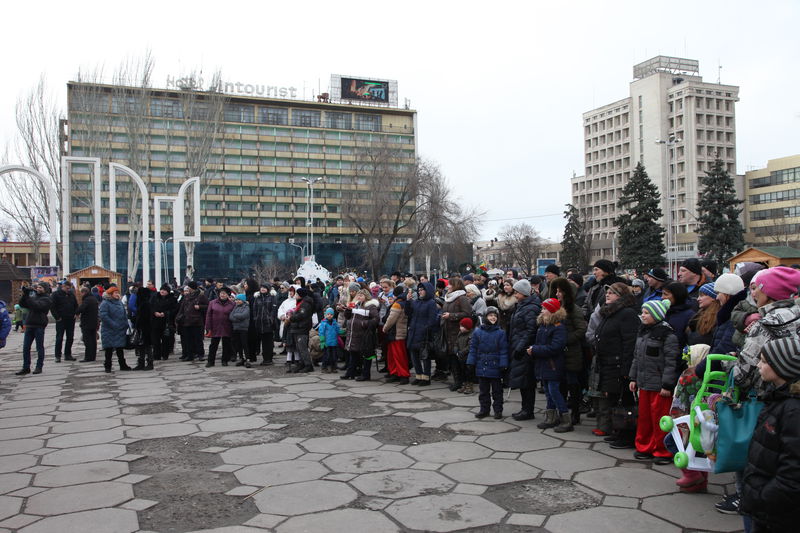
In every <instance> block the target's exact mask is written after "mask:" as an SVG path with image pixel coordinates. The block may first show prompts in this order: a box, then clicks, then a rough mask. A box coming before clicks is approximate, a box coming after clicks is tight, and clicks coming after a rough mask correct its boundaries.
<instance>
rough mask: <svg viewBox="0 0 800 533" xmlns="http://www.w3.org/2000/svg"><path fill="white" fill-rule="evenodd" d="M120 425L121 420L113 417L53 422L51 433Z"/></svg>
mask: <svg viewBox="0 0 800 533" xmlns="http://www.w3.org/2000/svg"><path fill="white" fill-rule="evenodd" d="M120 425H122V421H120V420H117V419H115V418H94V419H90V420H80V421H77V422H62V423H60V424H54V425H53V427H52V431H53V433H79V432H83V431H99V430H103V429H111V428H115V427H117V426H120ZM120 438H121V437H120Z"/></svg>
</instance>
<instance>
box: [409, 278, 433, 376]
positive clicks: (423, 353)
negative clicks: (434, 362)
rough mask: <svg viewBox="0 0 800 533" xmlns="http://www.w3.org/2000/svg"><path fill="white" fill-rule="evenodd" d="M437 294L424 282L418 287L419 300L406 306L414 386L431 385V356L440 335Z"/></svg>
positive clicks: (429, 284) (431, 286) (428, 283)
mask: <svg viewBox="0 0 800 533" xmlns="http://www.w3.org/2000/svg"><path fill="white" fill-rule="evenodd" d="M435 295H436V292H435V290H434V288H433V284H431V283H430V282H427V281H426V282H422V283H420V284H418V285H417V299H416V300H413V301H412V302H411V305H406V306H405V311H406V314H407V315H408V336H407V337H406V347H407V348H408V351H409V353H410V355H411V362H412V364H413V365H414V374H415V376H414V380H413V381H412V382H411V384H412V385H419V386H427V385H430V384H431V359H430V358H431V355H432V351H433V347H432V346H433V344H434V343H435V339H436V336H437V335H438V333H439V307H438V306H437V305H436V301H435V300H434V298H435Z"/></svg>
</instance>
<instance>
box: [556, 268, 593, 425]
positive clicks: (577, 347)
mask: <svg viewBox="0 0 800 533" xmlns="http://www.w3.org/2000/svg"><path fill="white" fill-rule="evenodd" d="M550 293H551V294H552V295H553V296H554V297H555V298H557V299H558V301H559V302H561V308H562V309H563V310H564V312H565V313H566V319H565V320H564V324H565V325H566V327H567V347H566V351H565V353H564V370H565V374H564V381H563V385H564V386H563V387H562V395H563V396H564V397H565V398H567V405H568V406H569V408H570V412H571V416H572V424H573V425H576V424H580V423H581V411H580V405H581V399H582V397H583V385H582V384H583V382H584V381H585V380H584V378H583V374H584V364H583V361H584V351H583V347H584V344H585V342H586V320H584V318H583V312H582V311H581V309H580V308H579V307H578V305H577V304H576V303H575V300H574V294H575V289H574V287H573V285H572V283H570V282H569V281H567V280H566V279H565V278H556V279H554V280H553V281H551V282H550Z"/></svg>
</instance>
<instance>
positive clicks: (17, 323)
mask: <svg viewBox="0 0 800 533" xmlns="http://www.w3.org/2000/svg"><path fill="white" fill-rule="evenodd" d="M24 312H25V311H24V310H23V309H22V307H20V306H19V304H14V331H19V328H22V331H23V332H24V331H25V315H24Z"/></svg>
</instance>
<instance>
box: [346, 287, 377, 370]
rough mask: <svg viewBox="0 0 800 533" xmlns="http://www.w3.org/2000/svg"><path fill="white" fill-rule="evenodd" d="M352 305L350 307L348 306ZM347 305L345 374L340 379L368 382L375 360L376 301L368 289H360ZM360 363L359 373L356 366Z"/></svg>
mask: <svg viewBox="0 0 800 533" xmlns="http://www.w3.org/2000/svg"><path fill="white" fill-rule="evenodd" d="M350 304H352V305H350ZM350 304H348V307H347V310H346V311H345V313H346V314H347V315H348V316H347V340H346V341H345V343H344V349H345V350H346V351H347V372H346V373H345V375H344V376H343V377H342V379H355V380H356V381H369V379H370V373H371V368H370V367H371V366H372V361H374V360H375V348H376V346H377V335H376V328H377V326H378V319H379V317H378V307H379V306H380V304H379V303H378V300H376V299H374V298H373V297H372V293H371V292H370V291H369V289H361V290H360V291H358V293H356V296H355V299H354V301H352V302H350ZM359 362H360V363H361V373H360V375H358V376H356V373H357V372H358V364H359Z"/></svg>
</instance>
